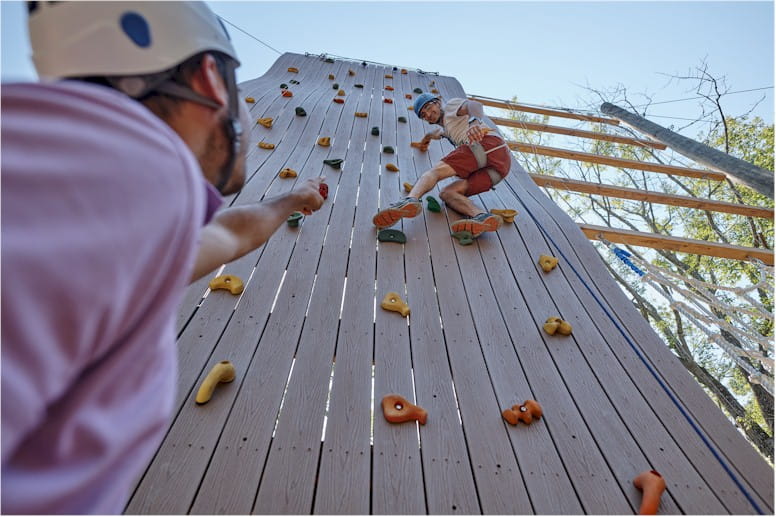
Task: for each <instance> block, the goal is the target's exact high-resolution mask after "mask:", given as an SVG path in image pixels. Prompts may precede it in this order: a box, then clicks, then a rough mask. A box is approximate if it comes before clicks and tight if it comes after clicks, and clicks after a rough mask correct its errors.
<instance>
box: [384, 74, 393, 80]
mask: <svg viewBox="0 0 776 517" xmlns="http://www.w3.org/2000/svg"><path fill="white" fill-rule="evenodd" d="M385 78H386V79H393V76H392V75H391V74H385Z"/></svg>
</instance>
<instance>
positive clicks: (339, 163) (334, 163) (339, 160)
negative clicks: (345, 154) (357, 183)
mask: <svg viewBox="0 0 776 517" xmlns="http://www.w3.org/2000/svg"><path fill="white" fill-rule="evenodd" d="M344 161H345V160H343V159H342V158H337V159H335V160H323V163H325V164H326V165H328V166H330V167H334V168H335V169H341V168H342V162H344Z"/></svg>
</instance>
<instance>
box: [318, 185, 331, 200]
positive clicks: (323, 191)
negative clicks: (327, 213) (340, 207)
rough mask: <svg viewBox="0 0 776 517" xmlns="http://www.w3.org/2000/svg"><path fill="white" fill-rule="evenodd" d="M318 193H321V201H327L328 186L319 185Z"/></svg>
mask: <svg viewBox="0 0 776 517" xmlns="http://www.w3.org/2000/svg"><path fill="white" fill-rule="evenodd" d="M318 192H320V193H321V197H323V199H327V198H328V197H329V186H328V185H327V184H326V183H321V184H320V185H318Z"/></svg>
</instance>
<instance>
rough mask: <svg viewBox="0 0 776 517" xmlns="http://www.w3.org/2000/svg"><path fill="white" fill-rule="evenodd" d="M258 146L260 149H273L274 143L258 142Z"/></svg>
mask: <svg viewBox="0 0 776 517" xmlns="http://www.w3.org/2000/svg"><path fill="white" fill-rule="evenodd" d="M259 147H261V148H262V149H274V148H275V144H268V143H267V142H259Z"/></svg>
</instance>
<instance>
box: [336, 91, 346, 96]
mask: <svg viewBox="0 0 776 517" xmlns="http://www.w3.org/2000/svg"><path fill="white" fill-rule="evenodd" d="M337 95H338V96H339V97H344V96H345V90H338V91H337Z"/></svg>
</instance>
